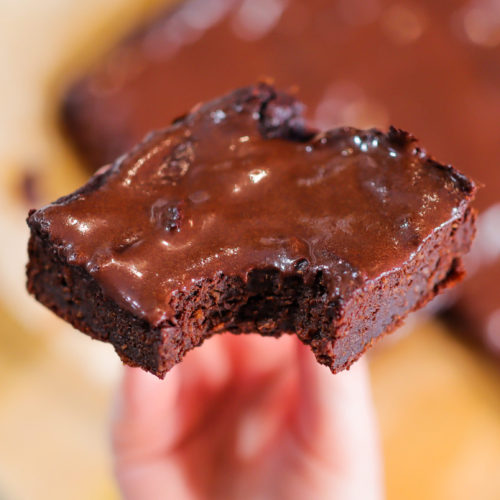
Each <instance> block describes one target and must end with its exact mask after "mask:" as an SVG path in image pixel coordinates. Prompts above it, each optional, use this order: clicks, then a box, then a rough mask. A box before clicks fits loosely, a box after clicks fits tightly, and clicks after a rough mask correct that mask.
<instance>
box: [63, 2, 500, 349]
mask: <svg viewBox="0 0 500 500" xmlns="http://www.w3.org/2000/svg"><path fill="white" fill-rule="evenodd" d="M499 5H500V4H499V3H498V2H496V1H492V0H459V1H440V2H435V1H432V0H422V1H419V2H397V3H394V2H391V1H389V0H375V1H374V0H288V1H284V0H272V1H266V0H259V1H250V0H249V1H244V0H187V1H185V2H182V4H180V5H179V6H177V7H174V8H169V9H167V11H166V12H165V14H163V15H162V16H160V17H158V18H156V19H155V20H153V21H152V22H151V23H149V24H148V25H147V26H145V27H144V28H142V29H140V30H139V31H137V32H136V33H135V34H133V35H132V36H130V37H129V39H128V40H127V41H126V42H125V43H122V44H120V45H119V46H117V47H116V48H114V49H113V50H112V51H111V52H110V53H109V54H108V55H107V56H106V57H105V58H104V59H103V60H102V61H100V62H99V63H98V65H97V66H96V67H95V68H94V70H93V71H91V72H90V73H89V75H88V76H87V77H86V78H84V79H83V80H81V81H80V82H78V83H77V84H76V85H75V86H74V87H73V88H72V89H71V90H70V92H69V94H68V96H67V100H66V104H65V110H64V115H65V124H66V126H67V128H68V130H69V131H70V134H71V137H72V138H73V139H74V140H75V142H76V143H77V144H78V146H79V148H80V150H81V151H82V153H83V154H84V156H85V157H86V159H87V160H88V161H89V162H90V163H91V164H92V165H93V166H94V167H97V166H100V165H101V164H104V163H106V162H108V161H111V160H113V159H114V158H115V156H117V155H118V154H119V153H122V152H123V151H125V150H126V149H127V148H128V147H130V146H131V145H132V144H134V143H135V142H137V141H138V140H139V139H141V138H142V136H143V135H144V134H145V133H147V132H148V131H149V130H151V129H154V128H160V127H163V126H165V124H167V123H169V121H170V120H171V119H172V118H173V117H175V116H177V115H179V114H181V113H183V112H184V111H185V109H187V108H189V106H191V105H192V103H193V102H197V101H200V100H205V99H209V98H212V97H213V96H214V95H217V94H220V93H222V92H225V91H227V90H228V89H230V88H232V87H234V86H239V85H243V84H246V83H247V82H248V81H253V80H255V79H256V78H259V77H261V76H271V77H274V78H275V79H276V82H277V83H278V84H280V85H285V86H286V85H299V87H300V95H301V96H302V97H303V99H304V101H305V102H307V103H308V111H307V115H308V117H309V118H310V119H311V120H312V121H313V122H314V123H315V124H317V125H318V126H320V127H322V128H325V127H334V126H339V125H353V126H356V127H361V128H366V127H372V126H377V127H381V128H385V127H387V126H388V124H389V123H397V124H398V126H401V127H403V128H405V129H408V130H412V132H414V133H415V134H416V135H417V136H418V137H419V138H420V139H422V141H423V142H424V143H425V144H426V146H427V147H428V148H429V150H431V151H433V153H434V154H436V156H437V157H439V158H442V159H443V160H444V161H447V162H451V163H453V164H455V165H456V166H457V167H458V168H460V169H461V170H463V171H464V172H465V173H467V174H469V175H472V176H473V177H474V178H475V179H477V180H478V181H480V182H482V183H484V184H485V187H484V189H481V190H480V192H479V194H478V199H477V206H478V208H479V209H480V210H481V211H484V210H485V209H487V208H489V207H491V206H493V205H495V204H496V206H498V203H499V202H500V199H499V195H498V193H499V192H500V168H499V166H500V141H499V139H498V131H499V130H500V113H499V111H498V110H499V109H500V36H499V35H498V34H499V33H500V28H499V21H498V20H499V19H500V9H499ZM262 12H265V16H264V17H263V16H262V15H259V13H260V14H262ZM478 240H479V241H482V240H483V238H482V232H481V229H480V230H479V234H478ZM490 240H491V239H488V238H484V242H485V244H488V245H490V251H489V253H490V254H496V255H497V256H496V257H495V258H494V259H488V260H487V262H488V269H490V270H492V271H491V272H488V271H483V272H478V273H473V272H472V271H473V270H474V269H477V267H478V265H480V264H481V262H483V261H484V259H482V258H481V257H477V258H475V259H474V261H473V262H471V266H470V269H471V272H470V273H469V275H470V283H471V285H470V286H471V290H470V292H467V287H468V285H467V283H465V284H464V285H463V286H462V287H461V289H462V290H463V291H464V293H465V295H464V297H467V300H462V301H460V305H459V307H460V311H459V312H460V314H462V313H464V312H465V313H467V315H468V317H470V318H474V321H471V323H470V324H471V328H470V331H473V330H476V334H477V335H478V336H481V335H486V336H487V337H488V338H489V336H491V331H493V330H492V329H493V328H494V329H495V332H496V333H495V335H496V336H497V337H498V338H500V327H498V326H497V327H494V326H490V327H488V328H487V329H485V328H484V325H496V324H497V323H498V322H495V321H494V318H496V317H497V316H498V310H499V308H500V287H499V286H498V283H497V281H496V279H495V274H496V270H500V259H499V258H498V255H500V244H498V242H497V243H491V242H490ZM492 245H493V246H492ZM495 259H496V260H495ZM473 282H474V283H473ZM477 289H479V290H484V291H485V292H486V293H487V295H488V300H487V301H485V300H483V297H482V296H481V295H482V294H479V295H478V294H477V293H475V290H477ZM486 304H489V305H488V307H486ZM479 311H481V313H480V314H478V313H479ZM488 332H489V333H488ZM487 337H484V340H485V342H484V343H485V345H487V344H488V343H489V341H488V340H487Z"/></svg>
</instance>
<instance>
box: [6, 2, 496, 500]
mask: <svg viewBox="0 0 500 500" xmlns="http://www.w3.org/2000/svg"><path fill="white" fill-rule="evenodd" d="M0 67H1V68H2V70H1V71H0V103H1V112H0V234H1V241H2V244H1V245H0V499H1V500H10V499H15V500H24V499H51V500H59V499H68V498H71V499H75V500H79V499H116V498H118V493H117V490H116V486H115V483H114V480H113V476H112V470H111V461H110V451H109V443H108V419H109V414H110V411H111V407H112V395H113V391H114V388H115V386H116V384H117V382H118V381H119V377H120V363H119V361H118V359H117V356H116V355H115V354H114V353H113V351H112V348H111V347H110V346H108V345H105V344H101V343H99V342H97V341H92V340H90V339H89V338H87V337H85V336H83V335H81V334H79V333H77V332H75V331H73V330H72V328H71V327H69V326H68V325H66V324H64V323H63V322H62V321H61V320H59V319H57V318H55V317H54V316H52V315H51V313H49V312H48V311H46V310H45V309H44V308H42V306H40V305H38V304H37V303H36V302H35V301H34V300H33V299H32V298H31V297H29V296H28V295H27V293H26V291H25V278H24V266H25V264H26V260H27V256H26V243H27V239H28V231H27V227H26V224H25V218H26V215H27V212H28V210H29V209H30V208H34V207H39V206H41V205H43V204H44V203H47V202H49V201H51V200H53V199H54V198H56V197H58V196H60V195H62V194H65V193H67V192H69V191H71V190H73V189H74V188H76V187H77V186H78V185H80V184H81V183H82V182H84V181H85V179H86V178H88V177H89V175H90V174H91V172H92V171H93V170H94V169H95V168H96V167H97V166H99V165H100V164H104V163H105V162H107V161H110V160H111V159H113V158H114V157H116V156H117V155H119V154H120V153H121V152H123V151H124V150H125V149H126V148H127V147H129V146H130V145H131V144H133V143H134V142H136V141H137V140H139V139H140V138H141V137H142V136H143V135H144V134H145V133H146V132H147V131H148V130H150V129H152V128H158V127H161V126H165V125H167V124H168V123H169V122H170V121H171V120H172V119H173V118H174V117H175V116H177V115H179V114H182V113H183V112H185V111H186V110H187V109H189V107H191V106H192V105H194V104H195V103H196V102H198V101H200V100H204V99H208V98H211V97H214V96H216V95H217V94H220V93H222V92H225V91H227V90H229V89H231V88H233V87H235V86H238V85H244V84H248V83H251V82H254V81H255V80H257V79H258V78H263V77H265V78H274V80H275V82H276V84H277V85H279V86H281V87H284V88H288V89H292V90H294V91H296V92H297V93H298V96H299V97H300V98H301V99H303V100H304V101H305V103H306V104H308V112H307V113H308V116H309V118H310V120H311V121H312V122H313V123H315V124H317V125H318V126H321V127H334V126H339V125H352V126H358V127H372V126H377V127H380V128H384V129H385V128H387V126H388V125H389V124H394V125H395V126H397V127H401V128H405V129H407V130H409V131H411V132H412V133H414V134H415V135H416V136H417V137H419V138H420V139H421V140H422V142H423V144H424V145H425V146H426V147H427V148H428V150H429V151H430V152H431V153H433V154H434V155H435V156H436V157H437V158H438V159H439V160H441V161H443V162H451V163H453V164H454V165H455V166H456V167H457V168H459V169H460V170H463V171H464V172H466V173H467V174H470V175H471V176H472V177H473V178H475V179H476V180H477V181H479V182H480V183H483V184H484V185H485V187H484V189H482V192H481V193H480V195H479V196H478V201H477V206H478V208H479V209H480V211H481V214H482V215H481V218H480V228H479V233H478V242H477V244H476V245H475V249H474V251H473V253H472V256H471V258H470V259H469V262H468V268H469V279H468V280H467V281H466V282H465V283H464V284H463V286H461V287H460V289H458V290H457V291H456V292H454V293H453V294H448V296H446V297H444V299H441V300H440V301H438V303H437V304H434V305H433V306H432V309H427V310H426V311H424V312H422V313H419V314H418V315H414V316H413V317H412V318H411V319H410V320H409V321H408V322H407V325H406V326H405V327H403V328H402V329H401V330H400V331H398V332H396V333H394V334H392V335H391V336H390V337H388V338H386V339H384V340H383V341H382V342H380V343H379V345H377V346H376V347H375V348H374V349H373V350H372V351H371V352H370V366H371V372H372V382H373V391H374V398H375V404H376V408H377V411H378V418H379V423H380V429H381V435H382V443H383V448H384V459H385V475H386V487H387V497H388V498H389V499H401V498H405V499H421V498H426V499H440V500H443V499H445V500H446V499H470V498H480V499H498V498H500V474H498V469H499V464H500V390H499V383H500V354H499V353H500V260H499V257H500V204H499V202H500V0H453V1H452V0H420V1H417V0H415V1H407V0H402V1H399V0H395V1H392V0H187V1H185V2H175V5H174V2H172V1H170V2H168V1H167V2H166V1H165V0H163V1H160V0H141V1H137V0H136V1H134V0H107V1H106V2H102V1H98V0H86V1H85V2H78V1H76V0H22V1H18V0H0Z"/></svg>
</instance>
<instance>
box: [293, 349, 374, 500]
mask: <svg viewBox="0 0 500 500" xmlns="http://www.w3.org/2000/svg"><path fill="white" fill-rule="evenodd" d="M297 358H298V359H297V366H298V378H299V381H298V386H299V405H298V409H297V413H296V416H297V418H296V426H297V433H298V435H299V439H300V440H301V441H302V443H304V444H305V446H306V447H307V449H308V450H309V451H310V452H311V454H312V455H313V456H314V457H315V458H316V459H319V460H320V462H321V463H323V464H324V465H326V466H327V469H329V472H330V473H333V474H335V475H336V477H337V478H339V479H340V480H341V484H340V485H339V486H341V485H342V484H344V485H345V486H346V488H348V489H349V491H347V490H346V491H345V494H344V496H340V497H339V498H363V499H368V498H370V499H372V498H381V496H382V494H381V491H382V486H381V459H380V449H379V442H378V433H377V426H376V418H375V410H374V407H373V403H372V397H371V390H370V389H371V388H370V381H369V372H368V366H367V363H366V359H364V358H363V359H361V360H360V361H358V362H356V363H355V364H354V365H353V366H352V367H351V368H350V370H346V371H344V372H341V373H338V374H335V375H334V374H332V373H331V371H330V370H329V369H328V368H327V367H325V366H322V365H320V364H318V363H317V362H316V360H315V358H314V355H313V354H312V352H311V351H310V349H309V348H308V347H307V346H305V345H303V344H301V345H298V347H297ZM353 487H355V488H357V490H359V491H357V490H356V491H353V490H352V488H353ZM341 491H343V490H342V488H341Z"/></svg>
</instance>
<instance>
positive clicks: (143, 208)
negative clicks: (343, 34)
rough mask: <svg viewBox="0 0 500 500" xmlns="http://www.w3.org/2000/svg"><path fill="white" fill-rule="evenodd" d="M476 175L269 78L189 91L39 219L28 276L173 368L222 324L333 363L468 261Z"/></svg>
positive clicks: (134, 349)
mask: <svg viewBox="0 0 500 500" xmlns="http://www.w3.org/2000/svg"><path fill="white" fill-rule="evenodd" d="M474 190H475V188H474V185H473V184H472V182H471V181H469V180H468V179H467V178H466V177H464V176H463V175H461V174H460V173H458V172H457V171H456V170H454V169H453V168H452V167H451V166H444V165H441V164H439V163H437V162H436V161H435V160H433V159H432V158H431V157H429V156H428V155H426V153H425V151H424V150H423V149H422V148H421V147H420V146H419V145H418V143H417V142H416V140H415V139H414V138H413V137H412V136H411V135H410V134H407V133H406V132H403V131H401V130H397V129H394V128H391V129H390V130H389V132H388V133H387V134H384V133H382V132H380V131H377V130H374V129H372V130H358V129H354V128H339V129H334V130H330V131H327V132H319V131H316V130H313V129H310V128H308V127H307V126H306V125H305V124H304V121H303V119H302V105H301V104H300V103H299V102H298V101H297V100H296V99H295V98H293V97H292V96H290V95H287V94H285V93H281V92H277V91H276V90H275V89H274V88H273V87H271V86H269V85H267V84H263V83H262V84H258V85H255V86H250V87H245V88H242V89H239V90H236V91H234V92H233V93H231V94H228V95H226V96H225V97H222V98H220V99H216V100H214V101H211V102H209V103H207V104H204V105H202V106H197V107H195V108H194V109H193V110H192V111H191V112H190V113H189V114H187V115H185V116H184V117H182V118H179V119H178V120H176V121H175V122H174V123H173V125H172V126H171V127H170V128H167V129H165V130H163V131H159V132H154V133H151V134H150V135H149V136H148V138H147V139H146V140H145V141H144V142H142V143H140V144H139V145H138V146H136V147H135V148H133V149H132V150H131V151H130V152H129V153H127V154H126V155H124V156H122V157H121V158H120V159H119V160H117V161H116V162H115V163H114V164H113V166H112V167H108V168H105V169H102V170H101V171H99V172H98V173H97V174H96V175H95V176H94V177H93V178H92V179H91V180H90V181H89V182H88V183H87V184H86V185H85V186H83V187H82V188H81V189H79V190H78V191H76V192H75V193H73V194H70V195H68V196H66V197H64V198H61V199H59V200H58V201H56V202H54V203H52V204H51V205H48V206H46V207H44V208H42V209H40V210H38V211H33V212H32V213H31V214H30V216H29V219H28V224H29V226H30V228H31V239H30V243H29V255H30V260H29V264H28V289H29V291H30V292H31V293H33V294H34V295H35V297H36V298H37V299H38V300H39V301H40V302H42V303H43V304H45V305H46V306H47V307H49V308H50V309H52V310H53V311H54V312H55V313H56V314H58V315H60V316H61V317H63V318H64V319H66V320H67V321H69V322H70V323H72V324H73V325H74V326H76V327H77V328H79V329H80V330H82V331H83V332H85V333H87V334H89V335H91V336H92V337H94V338H97V339H100V340H104V341H107V342H110V343H112V344H113V346H114V347H115V349H116V351H117V352H118V354H119V355H120V357H121V358H122V359H123V360H124V361H125V362H126V363H128V364H131V365H137V366H141V367H142V368H144V369H146V370H149V371H150V372H152V373H154V374H156V375H158V376H163V375H164V374H165V373H166V372H167V371H168V370H169V369H170V368H171V367H172V366H173V365H174V364H175V363H177V362H179V361H180V360H181V359H182V357H183V355H184V354H185V353H186V352H187V351H189V350H190V349H192V348H193V347H195V346H197V345H199V344H201V343H202V342H203V340H204V339H206V338H208V337H210V336H211V335H213V334H215V333H218V332H232V333H251V332H257V333H260V334H262V335H270V336H279V335H281V334H283V333H294V334H296V335H297V336H298V337H299V338H300V340H301V341H302V342H304V343H305V344H308V345H310V346H311V348H312V350H313V352H314V354H315V355H316V358H317V360H318V361H319V362H320V363H323V364H325V365H327V366H329V367H330V368H331V370H332V371H333V372H338V371H339V370H342V369H344V368H347V367H349V365H350V364H351V363H352V362H353V361H355V360H356V359H357V358H358V357H359V356H360V355H361V354H362V353H363V352H364V351H365V350H366V349H367V348H368V347H369V346H371V345H372V343H373V342H374V341H375V340H376V339H377V338H378V337H380V336H381V335H383V334H384V333H386V332H389V331H391V330H393V329H394V328H396V327H397V326H398V325H399V324H400V323H401V321H402V319H403V318H404V317H405V316H406V315H407V314H408V313H409V312H410V311H412V310H414V309H417V308H419V307H421V306H422V305H424V304H425V303H426V302H427V301H428V300H430V299H431V298H432V297H434V296H435V295H436V294H437V293H438V292H439V291H441V290H442V289H444V288H446V287H448V286H449V285H451V284H453V283H454V282H456V281H457V280H458V279H459V278H460V277H461V275H462V266H461V257H462V255H463V254H464V253H465V252H467V251H468V249H469V246H470V244H471V240H472V238H473V234H474V214H473V212H472V211H471V209H470V208H469V203H470V201H471V199H472V197H473V193H474Z"/></svg>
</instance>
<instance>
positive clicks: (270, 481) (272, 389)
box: [112, 334, 383, 500]
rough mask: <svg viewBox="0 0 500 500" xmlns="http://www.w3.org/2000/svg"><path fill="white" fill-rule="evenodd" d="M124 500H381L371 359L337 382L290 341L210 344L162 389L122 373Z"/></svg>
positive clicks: (151, 380) (117, 438)
mask: <svg viewBox="0 0 500 500" xmlns="http://www.w3.org/2000/svg"><path fill="white" fill-rule="evenodd" d="M112 441H113V450H114V459H115V470H116V476H117V479H118V484H119V487H120V490H121V493H122V495H123V497H124V498H125V499H127V500H136V499H137V500H138V499H141V500H158V499H175V500H202V499H203V500H205V499H217V500H219V499H221V500H224V499H231V500H233V499H235V500H247V499H248V500H250V499H252V500H268V499H269V500H270V499H286V500H295V499H297V500H299V499H300V500H303V499H305V498H307V499H321V500H322V499H339V500H358V499H359V500H361V499H362V500H378V499H381V498H382V497H383V487H382V481H381V476H382V475H381V459H380V453H379V446H378V437H377V431H376V425H375V418H374V409H373V406H372V402H371V394H370V385H369V377H368V370H367V366H366V361H365V360H361V361H359V362H358V363H356V364H355V365H353V366H352V368H351V369H350V370H348V371H346V372H342V373H339V374H337V375H332V373H331V372H330V371H329V370H328V369H327V368H325V367H324V366H321V365H319V364H318V363H317V362H316V360H315V359H314V356H313V355H312V353H311V352H310V350H309V349H308V348H307V347H305V346H304V345H302V344H301V343H300V342H299V341H298V340H297V338H296V337H295V336H294V335H290V336H284V337H282V338H280V339H273V338H262V337H260V336H257V335H240V336H232V335H229V334H225V335H219V336H215V337H214V338H212V339H210V340H208V341H206V342H205V345H204V346H203V347H202V348H200V349H195V350H193V351H191V352H190V353H189V354H188V355H187V356H186V358H185V359H184V360H183V362H182V363H180V364H179V365H177V366H175V367H174V368H173V369H172V370H171V371H170V372H169V373H168V374H167V376H166V378H165V380H163V381H161V380H158V379H157V378H156V377H154V376H152V375H150V374H148V373H145V372H143V371H142V370H140V369H138V368H130V367H127V368H125V373H124V377H123V382H122V385H121V388H120V391H119V397H118V402H117V405H116V411H115V414H114V418H113V424H112Z"/></svg>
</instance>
